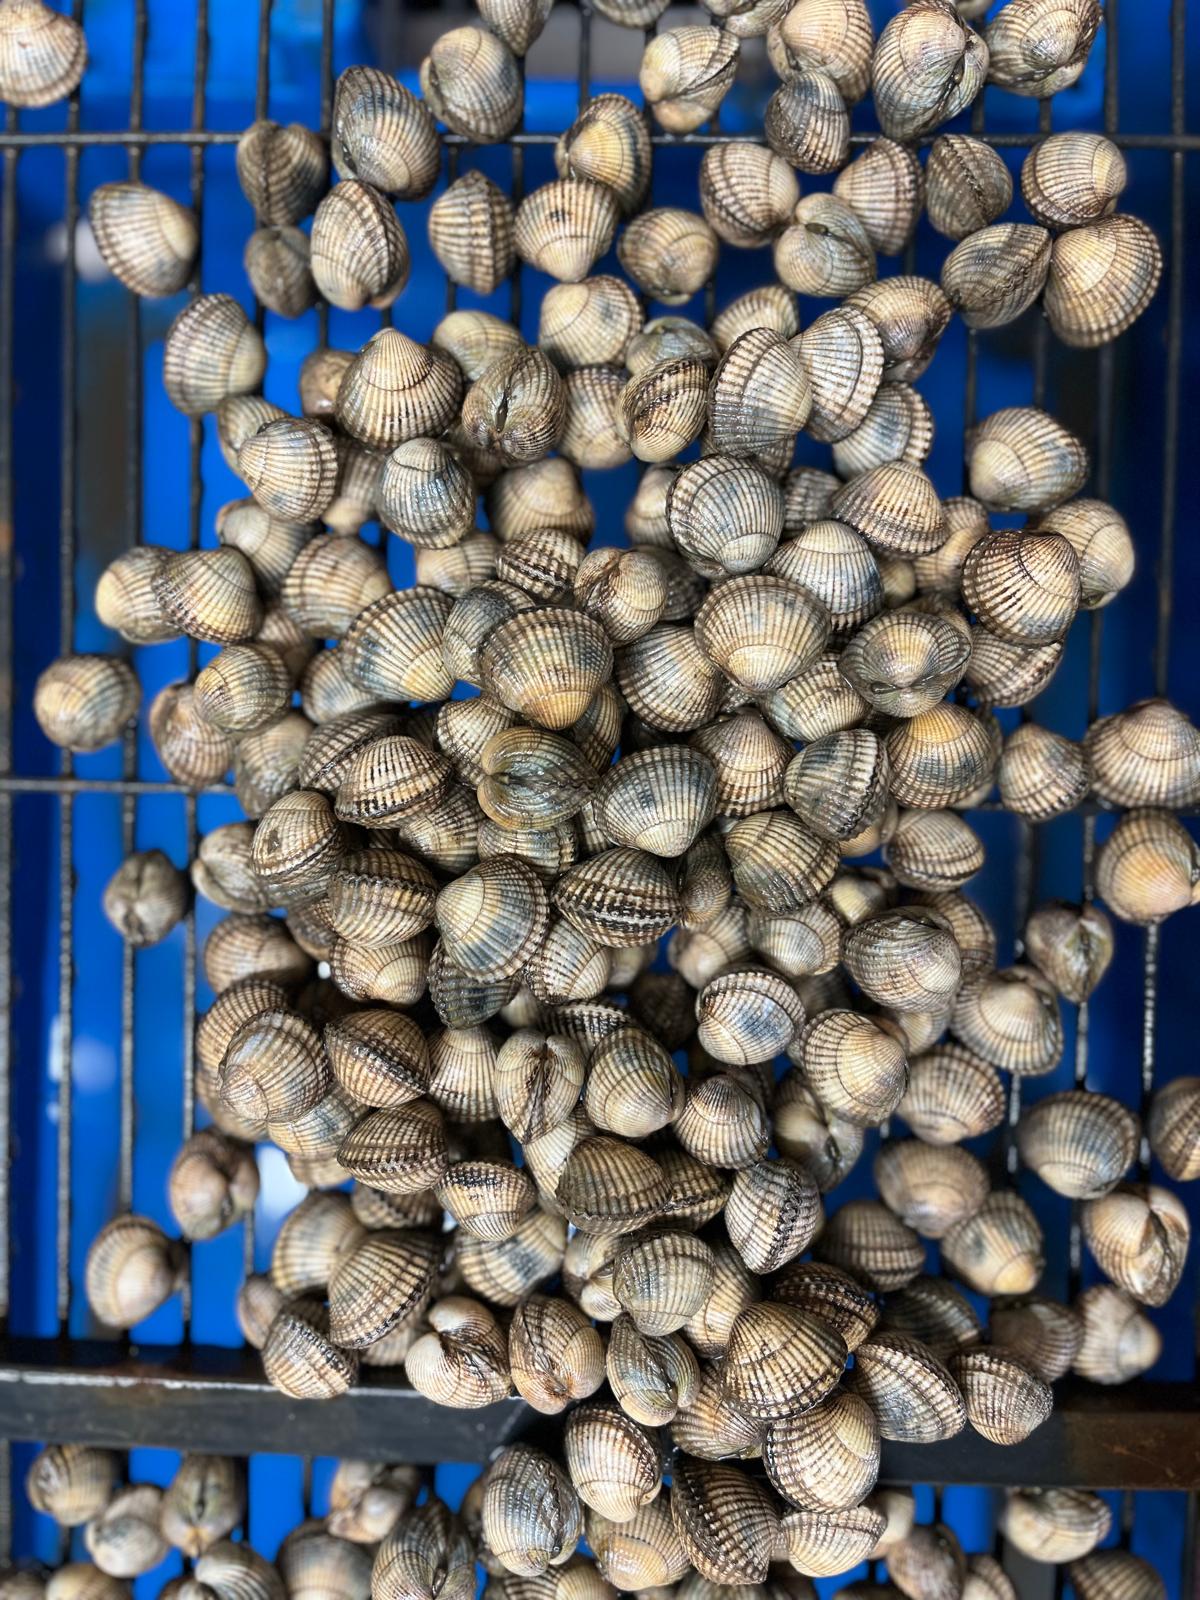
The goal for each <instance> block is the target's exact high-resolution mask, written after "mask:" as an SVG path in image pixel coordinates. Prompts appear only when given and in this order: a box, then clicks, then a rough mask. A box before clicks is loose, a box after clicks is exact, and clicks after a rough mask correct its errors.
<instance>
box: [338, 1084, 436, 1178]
mask: <svg viewBox="0 0 1200 1600" xmlns="http://www.w3.org/2000/svg"><path fill="white" fill-rule="evenodd" d="M338 1160H339V1161H340V1162H341V1163H342V1165H343V1166H344V1167H345V1168H346V1170H347V1172H349V1173H350V1174H351V1175H352V1176H353V1177H356V1178H358V1179H359V1180H360V1181H361V1182H363V1183H369V1184H371V1185H372V1187H373V1188H376V1189H383V1190H385V1191H386V1192H387V1193H390V1194H413V1193H415V1192H417V1191H418V1190H421V1189H428V1188H430V1187H431V1186H432V1185H433V1184H434V1183H436V1182H437V1181H438V1179H439V1178H440V1177H441V1176H442V1174H443V1173H444V1172H445V1170H446V1168H447V1166H448V1165H449V1155H448V1153H447V1148H446V1134H445V1128H444V1127H443V1124H442V1118H441V1114H440V1112H439V1111H438V1109H437V1108H436V1107H435V1106H433V1105H430V1104H429V1103H428V1102H427V1101H424V1100H414V1101H413V1102H412V1103H411V1104H409V1105H405V1106H401V1107H398V1108H392V1109H388V1110H383V1111H374V1112H372V1113H371V1115H370V1116H367V1117H364V1118H363V1119H362V1121H361V1122H359V1123H358V1124H357V1125H356V1126H355V1127H354V1129H353V1131H352V1132H351V1133H350V1135H349V1136H348V1137H347V1138H346V1140H345V1141H344V1142H343V1144H342V1147H341V1149H340V1150H339V1151H338Z"/></svg>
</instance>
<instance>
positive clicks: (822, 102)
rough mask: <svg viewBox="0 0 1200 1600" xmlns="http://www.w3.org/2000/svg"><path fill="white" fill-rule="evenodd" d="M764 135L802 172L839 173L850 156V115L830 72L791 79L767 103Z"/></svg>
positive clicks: (812, 72)
mask: <svg viewBox="0 0 1200 1600" xmlns="http://www.w3.org/2000/svg"><path fill="white" fill-rule="evenodd" d="M763 131H764V133H765V134H766V139H767V143H768V144H769V145H770V146H771V149H772V150H774V151H775V153H776V154H777V155H781V156H783V158H784V159H785V160H786V161H790V162H791V164H792V165H793V166H794V167H798V168H799V169H800V171H801V172H807V173H813V174H821V173H827V172H837V171H838V170H839V169H840V168H842V167H844V166H845V165H846V161H847V158H848V157H849V154H850V112H849V109H848V108H847V105H846V102H845V100H844V99H843V98H842V94H841V91H840V90H839V88H838V86H837V84H836V82H835V81H834V79H833V78H832V77H830V75H829V74H828V73H827V72H822V71H819V70H815V69H810V70H807V71H799V72H795V73H792V74H791V76H789V77H788V78H787V79H786V80H785V81H784V83H783V84H782V85H781V86H780V87H779V88H778V89H776V91H775V93H774V94H773V95H772V96H771V98H770V100H769V101H768V102H767V109H766V112H765V115H764V121H763Z"/></svg>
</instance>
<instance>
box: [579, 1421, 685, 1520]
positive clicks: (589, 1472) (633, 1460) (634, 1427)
mask: <svg viewBox="0 0 1200 1600" xmlns="http://www.w3.org/2000/svg"><path fill="white" fill-rule="evenodd" d="M563 1457H564V1460H565V1463H566V1466H567V1470H568V1471H569V1473H570V1475H571V1482H572V1483H573V1484H574V1486H575V1489H576V1491H577V1493H578V1495H579V1498H580V1499H581V1500H582V1501H583V1503H584V1505H586V1506H588V1507H590V1508H591V1509H592V1510H593V1511H597V1512H599V1514H600V1515H601V1516H602V1517H606V1518H607V1519H608V1520H609V1521H610V1522H618V1523H620V1522H628V1521H630V1520H631V1519H632V1518H633V1517H634V1516H636V1515H637V1513H638V1511H639V1510H640V1509H641V1508H642V1507H643V1506H645V1505H647V1504H648V1503H649V1502H650V1501H652V1500H654V1499H655V1498H656V1496H657V1495H658V1492H659V1490H660V1489H661V1487H662V1468H661V1465H660V1461H659V1451H658V1447H657V1444H656V1443H655V1440H654V1438H653V1436H652V1435H651V1434H649V1433H647V1432H646V1431H645V1429H643V1428H642V1427H640V1426H639V1425H638V1424H637V1423H636V1422H634V1421H633V1420H632V1418H630V1417H627V1416H626V1415H625V1413H624V1412H623V1411H620V1410H619V1409H618V1408H617V1407H616V1406H602V1405H582V1406H579V1407H577V1408H576V1409H575V1410H574V1411H572V1412H571V1413H570V1415H569V1416H568V1417H567V1420H566V1423H565V1425H564V1427H563Z"/></svg>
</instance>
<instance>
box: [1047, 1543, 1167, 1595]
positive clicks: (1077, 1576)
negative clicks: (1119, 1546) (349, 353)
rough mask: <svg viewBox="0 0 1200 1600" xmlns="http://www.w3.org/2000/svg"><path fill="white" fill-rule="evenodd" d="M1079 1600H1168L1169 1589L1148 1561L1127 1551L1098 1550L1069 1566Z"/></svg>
mask: <svg viewBox="0 0 1200 1600" xmlns="http://www.w3.org/2000/svg"><path fill="white" fill-rule="evenodd" d="M1067 1576H1068V1581H1069V1582H1070V1584H1071V1588H1072V1589H1073V1590H1074V1592H1075V1593H1076V1594H1077V1595H1078V1596H1079V1600H1115V1597H1117V1596H1120V1597H1121V1600H1165V1596H1166V1593H1167V1587H1166V1585H1165V1584H1164V1583H1163V1580H1162V1578H1161V1577H1160V1576H1159V1574H1158V1572H1157V1571H1156V1570H1155V1568H1154V1567H1153V1566H1151V1564H1150V1562H1149V1561H1146V1560H1144V1559H1143V1558H1142V1557H1141V1556H1135V1555H1133V1554H1132V1553H1131V1552H1130V1551H1128V1550H1096V1551H1093V1553H1092V1554H1091V1555H1089V1556H1084V1557H1083V1559H1082V1560H1081V1561H1072V1562H1070V1563H1069V1564H1068V1566H1067Z"/></svg>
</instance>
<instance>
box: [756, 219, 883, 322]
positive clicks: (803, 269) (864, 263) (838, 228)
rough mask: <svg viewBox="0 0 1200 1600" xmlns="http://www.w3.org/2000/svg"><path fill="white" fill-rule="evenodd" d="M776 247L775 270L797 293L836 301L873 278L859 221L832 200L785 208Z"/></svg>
mask: <svg viewBox="0 0 1200 1600" xmlns="http://www.w3.org/2000/svg"><path fill="white" fill-rule="evenodd" d="M782 220H787V221H788V223H789V226H788V227H787V228H786V229H785V230H784V232H783V233H781V234H780V235H779V238H778V239H777V240H776V243H775V270H776V272H777V273H778V274H779V276H780V278H782V280H783V282H784V283H785V284H787V286H788V288H789V289H793V290H795V291H796V293H797V294H807V295H818V296H830V297H840V296H842V295H847V294H850V293H851V292H852V291H853V290H855V289H858V288H861V287H862V285H863V284H864V283H870V282H871V281H872V279H873V278H874V277H875V253H874V249H873V247H872V245H871V241H870V238H869V237H868V234H867V231H866V229H865V228H864V226H863V224H862V222H861V221H860V220H859V218H858V216H857V215H856V213H855V212H854V211H852V210H851V208H850V207H849V206H848V205H847V204H846V203H845V202H844V201H841V200H838V199H836V198H835V197H834V196H833V195H826V194H812V195H807V196H806V197H805V198H804V199H803V200H801V201H800V202H799V204H795V205H794V206H793V207H790V208H789V210H788V213H787V214H786V217H785V218H783V219H781V221H782Z"/></svg>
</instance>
